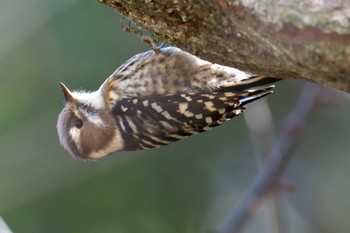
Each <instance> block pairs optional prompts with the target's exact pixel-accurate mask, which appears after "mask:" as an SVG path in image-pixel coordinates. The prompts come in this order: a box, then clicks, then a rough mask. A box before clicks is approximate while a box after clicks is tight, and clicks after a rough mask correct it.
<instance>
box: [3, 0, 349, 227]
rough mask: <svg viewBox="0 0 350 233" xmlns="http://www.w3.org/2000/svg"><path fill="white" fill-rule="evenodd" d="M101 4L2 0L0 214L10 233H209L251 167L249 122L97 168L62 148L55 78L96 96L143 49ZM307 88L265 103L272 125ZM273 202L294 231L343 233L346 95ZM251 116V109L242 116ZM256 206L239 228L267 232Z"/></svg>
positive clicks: (303, 148) (308, 139)
mask: <svg viewBox="0 0 350 233" xmlns="http://www.w3.org/2000/svg"><path fill="white" fill-rule="evenodd" d="M119 21H120V16H119V15H117V14H116V13H115V12H114V11H113V10H111V9H109V8H108V7H106V6H105V5H102V4H99V3H97V2H96V1H92V0H91V1H82V0H61V1H54V0H27V1H6V0H0V80H1V84H0V107H1V110H0V215H1V216H2V217H3V218H4V220H5V221H6V222H7V224H8V225H9V227H10V228H11V229H12V231H13V232H14V233H21V232H23V233H24V232H25V233H31V232H33V233H34V232H35V233H44V232H45V233H46V232H51V233H55V232H65V233H70V232H86V233H90V232H91V233H93V232H106V233H108V232H127V233H129V232H130V233H133V232H142V233H147V232H152V233H157V232H162V233H165V232H166V233H171V232H174V233H175V232H176V233H178V232H182V233H185V232H192V233H193V232H207V231H208V230H213V229H216V228H217V227H219V226H220V224H221V223H222V222H223V221H224V220H225V218H226V217H227V215H228V214H229V213H230V211H231V210H232V208H233V207H234V206H235V204H236V203H237V202H238V200H239V199H240V197H241V196H242V195H243V193H244V191H245V190H246V189H247V187H248V186H249V184H250V183H251V182H252V180H253V178H254V177H255V175H256V174H257V172H258V168H257V164H256V157H255V155H254V149H253V146H252V144H251V140H250V136H249V131H248V129H247V126H246V125H245V121H244V117H242V116H240V117H237V118H236V119H235V120H233V121H230V122H228V123H226V124H225V125H224V126H222V127H218V128H216V129H214V130H213V131H211V132H209V133H204V134H201V135H197V136H194V137H190V138H188V139H185V140H182V141H180V142H177V143H174V144H171V145H169V146H166V147H162V148H160V149H154V150H148V151H139V152H127V153H118V154H115V155H113V156H111V157H108V158H106V159H103V160H99V161H96V162H82V161H77V160H74V159H73V158H71V157H70V156H69V155H68V154H67V152H66V151H64V150H63V148H62V147H61V146H60V145H59V141H58V137H57V133H56V128H55V127H56V120H57V116H58V113H59V112H60V110H61V109H62V107H63V95H62V93H61V90H60V88H59V82H61V81H62V82H64V83H65V84H66V85H67V86H68V87H69V88H71V89H80V88H81V89H87V90H95V89H97V88H98V87H99V85H100V84H102V82H103V81H104V80H105V79H106V78H107V77H108V76H109V75H110V74H111V73H112V72H113V71H114V70H115V69H116V68H117V67H118V66H119V65H121V64H122V63H123V61H125V60H126V59H128V58H129V57H131V56H133V55H135V54H137V53H139V52H142V51H144V50H147V49H148V48H147V46H145V45H144V44H143V43H142V42H141V41H140V39H139V38H138V37H136V36H135V35H132V34H128V33H125V32H123V31H122V30H121V28H120V27H119ZM303 84H304V82H302V81H295V80H293V81H283V82H280V83H278V84H277V88H276V91H275V93H274V94H273V95H271V96H269V97H268V100H269V104H270V107H271V109H272V114H273V117H274V120H275V126H276V127H277V128H279V127H280V126H281V124H282V123H283V117H284V116H285V115H286V114H287V113H288V112H289V110H290V109H291V108H292V106H293V104H294V102H295V101H296V99H297V97H298V94H299V93H300V90H301V88H302V86H303ZM323 92H324V94H323V97H324V98H323V101H321V103H320V104H318V106H317V109H316V110H315V111H314V112H313V114H312V116H311V118H310V119H309V121H308V122H307V125H306V126H305V128H304V133H303V134H302V136H301V138H300V139H299V142H298V145H297V148H296V152H295V156H294V157H293V160H292V161H291V163H290V165H289V167H288V169H287V172H286V175H285V176H284V180H285V182H286V183H287V184H291V185H293V186H295V191H294V192H292V193H286V194H283V195H280V201H281V202H282V213H283V218H284V220H285V222H286V224H285V227H286V228H287V229H289V232H298V233H301V232H344V233H345V232H348V229H349V227H350V225H349V221H348V219H349V217H350V202H349V197H350V183H349V182H348V181H349V179H350V169H349V166H350V156H349V151H350V143H349V141H350V140H349V138H350V121H349V114H350V108H349V97H348V96H346V95H344V94H341V93H338V92H335V91H331V90H327V89H324V91H323ZM248 111H249V109H248ZM265 215H266V214H264V213H263V210H260V211H258V214H257V217H256V218H254V219H253V221H252V222H251V224H250V225H249V226H248V228H247V229H246V232H257V231H258V232H268V229H269V223H268V221H266V219H265V217H266V216H265Z"/></svg>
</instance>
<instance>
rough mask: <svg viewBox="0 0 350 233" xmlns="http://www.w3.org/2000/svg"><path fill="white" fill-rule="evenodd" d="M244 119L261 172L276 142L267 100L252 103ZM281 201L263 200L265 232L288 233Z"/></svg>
mask: <svg viewBox="0 0 350 233" xmlns="http://www.w3.org/2000/svg"><path fill="white" fill-rule="evenodd" d="M244 118H245V121H246V123H247V126H248V129H249V131H250V137H251V140H252V145H253V147H254V150H255V154H256V158H257V165H258V168H259V170H261V169H262V168H263V165H264V164H265V162H266V159H267V158H268V155H269V152H270V151H271V148H272V146H273V142H274V141H275V140H276V134H275V129H274V126H273V119H272V114H271V111H270V107H269V104H268V102H267V99H266V98H265V99H261V100H259V101H258V102H254V103H252V104H251V105H250V106H249V108H248V109H247V111H246V112H245V114H244ZM281 201H282V200H280V199H279V196H277V195H270V196H268V198H267V200H265V204H266V205H264V206H263V211H264V217H265V218H266V226H267V232H270V233H283V232H288V231H287V226H286V220H285V219H284V218H283V216H284V214H283V209H282V207H281Z"/></svg>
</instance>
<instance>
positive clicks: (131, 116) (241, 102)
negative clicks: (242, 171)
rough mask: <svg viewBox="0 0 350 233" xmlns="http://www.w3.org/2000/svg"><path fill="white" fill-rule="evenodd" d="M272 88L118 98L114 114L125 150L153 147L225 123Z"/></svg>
mask: <svg viewBox="0 0 350 233" xmlns="http://www.w3.org/2000/svg"><path fill="white" fill-rule="evenodd" d="M272 88H273V86H268V87H264V88H258V89H250V90H244V91H241V92H238V93H236V92H212V93H186V94H185V93H183V94H171V95H170V94H169V95H153V96H148V97H142V98H141V97H129V98H123V99H121V100H119V101H117V102H116V104H115V105H114V106H113V108H112V114H113V117H114V118H115V122H116V124H117V127H118V129H119V131H120V134H121V137H122V139H123V140H124V145H125V147H124V150H141V149H147V148H154V147H160V146H162V145H167V144H169V143H171V142H174V141H177V140H179V139H182V138H184V137H187V136H190V135H193V134H196V133H200V132H203V131H207V130H209V129H211V128H212V127H215V126H218V125H220V124H222V123H224V122H225V121H227V120H229V119H231V118H233V117H235V116H237V115H239V114H240V113H242V112H243V110H244V109H245V104H247V103H249V102H251V101H254V100H256V99H259V98H262V97H264V96H265V95H267V94H270V93H271V92H272V91H271V89H272Z"/></svg>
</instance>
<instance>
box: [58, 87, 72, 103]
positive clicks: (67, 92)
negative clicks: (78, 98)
mask: <svg viewBox="0 0 350 233" xmlns="http://www.w3.org/2000/svg"><path fill="white" fill-rule="evenodd" d="M60 85H61V89H62V91H63V94H64V98H65V99H66V101H67V102H73V101H74V97H73V95H72V92H71V91H70V90H69V89H68V88H67V87H66V86H65V85H64V84H63V83H60Z"/></svg>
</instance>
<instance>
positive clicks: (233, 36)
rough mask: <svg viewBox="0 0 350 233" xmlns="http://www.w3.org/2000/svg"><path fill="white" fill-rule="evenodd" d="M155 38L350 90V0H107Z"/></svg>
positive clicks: (239, 64)
mask: <svg viewBox="0 0 350 233" xmlns="http://www.w3.org/2000/svg"><path fill="white" fill-rule="evenodd" d="M100 2H102V3H104V4H106V5H108V6H109V7H111V8H113V9H115V10H117V11H118V12H119V13H121V14H122V15H124V16H125V17H127V18H128V19H130V20H131V21H133V22H134V23H136V24H137V25H139V26H140V27H142V28H144V29H145V30H146V31H148V32H149V33H150V34H151V35H152V36H154V37H155V38H158V39H160V40H161V41H164V42H167V43H169V44H172V45H175V46H177V47H179V48H181V49H183V50H185V51H188V52H190V53H192V54H195V55H197V56H199V57H201V58H203V59H206V60H209V61H211V62H215V63H219V64H224V65H228V66H232V67H235V68H238V69H241V70H244V71H248V72H251V73H254V74H260V75H270V76H275V77H280V78H302V79H307V80H312V81H314V82H317V83H320V84H323V85H326V86H330V87H333V88H336V89H339V90H344V91H347V92H350V2H349V1H348V0H334V1H326V0H305V1H295V0H285V1H280V0H261V1H254V0H100Z"/></svg>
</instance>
